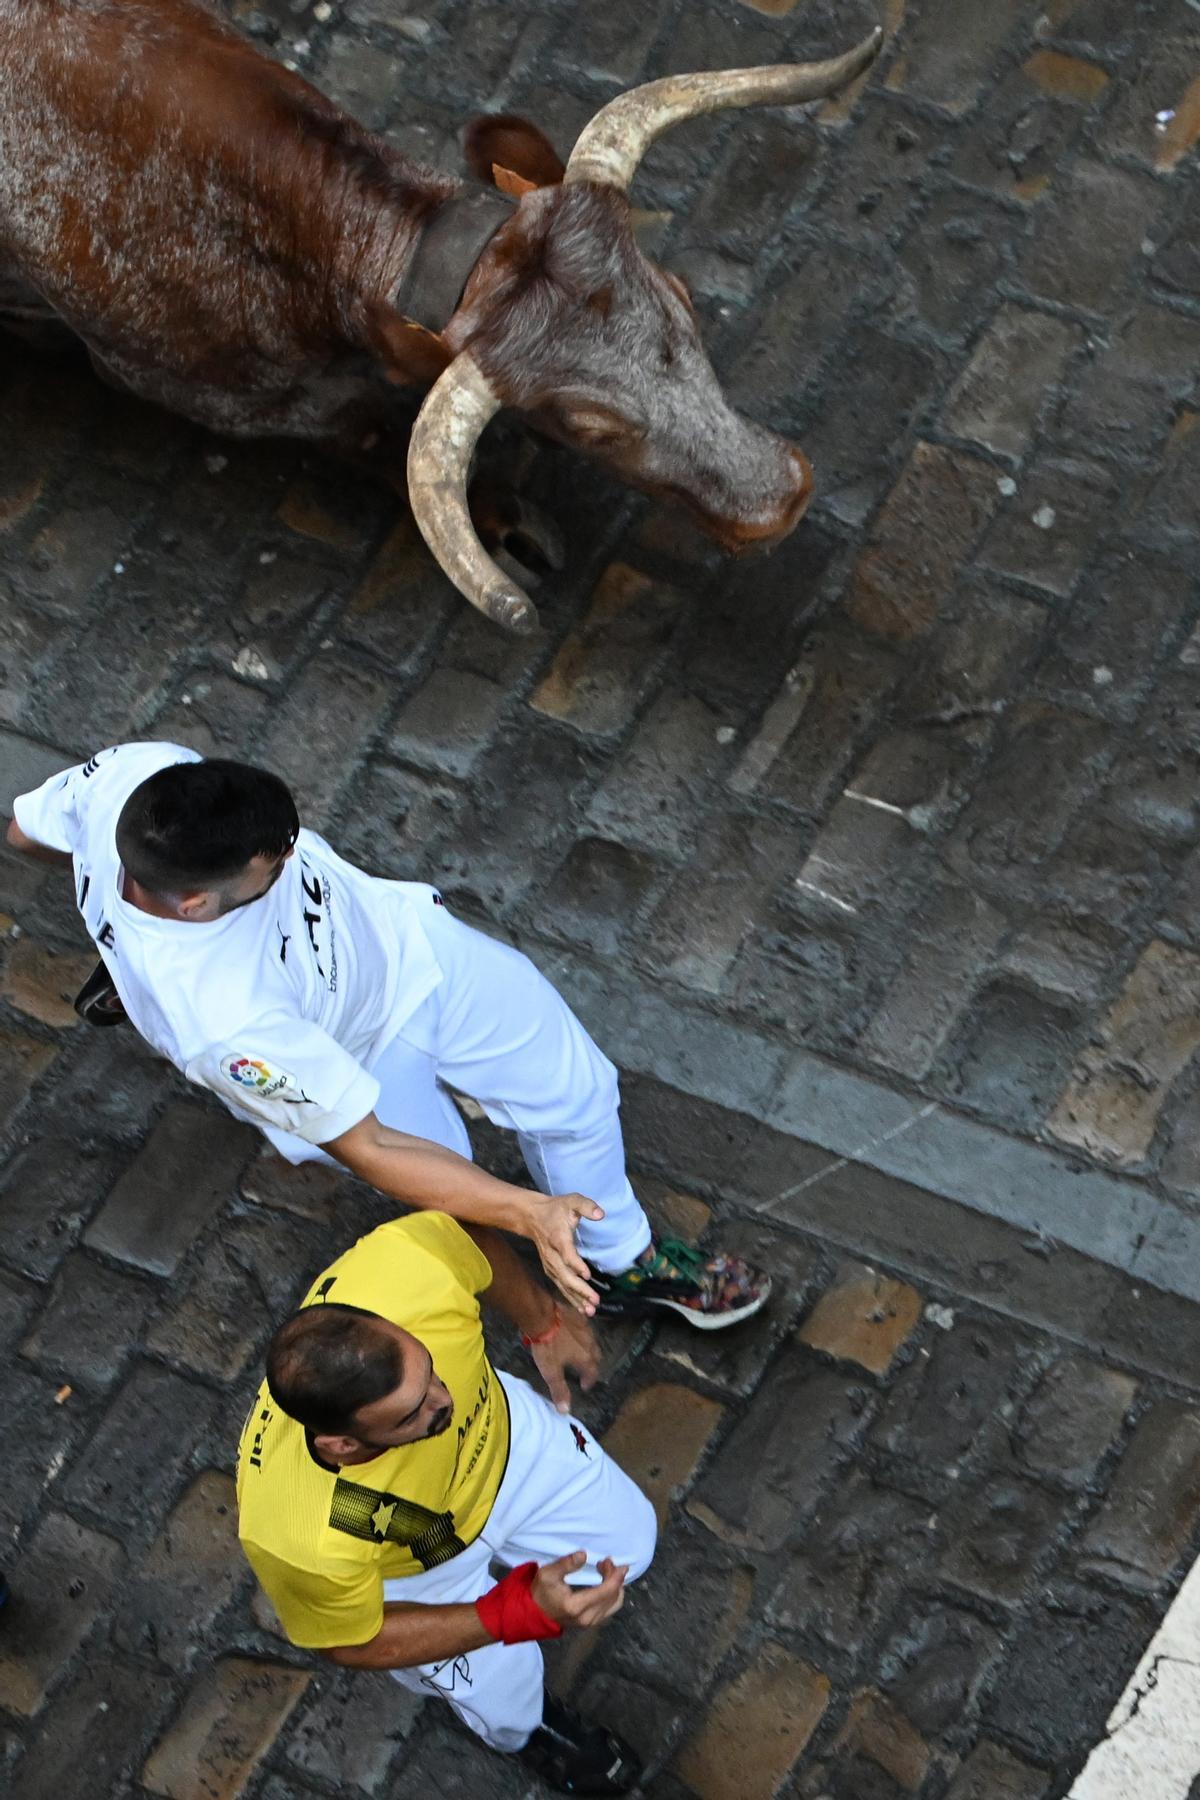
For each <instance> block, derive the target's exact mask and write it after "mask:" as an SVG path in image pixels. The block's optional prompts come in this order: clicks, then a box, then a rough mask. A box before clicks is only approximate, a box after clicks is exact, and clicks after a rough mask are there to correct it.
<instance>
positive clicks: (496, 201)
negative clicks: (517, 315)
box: [392, 187, 513, 331]
mask: <svg viewBox="0 0 1200 1800" xmlns="http://www.w3.org/2000/svg"><path fill="white" fill-rule="evenodd" d="M512 210H513V202H512V201H511V200H510V199H509V197H508V195H507V194H501V193H499V192H498V191H497V190H496V189H495V188H489V187H471V188H468V189H466V191H465V192H464V193H461V194H456V195H454V197H453V198H452V199H450V200H447V201H446V202H445V204H444V205H443V206H441V207H439V209H438V211H437V212H436V213H435V214H434V216H433V218H432V219H431V220H430V222H429V224H428V225H427V226H426V227H425V229H424V231H423V232H422V234H421V240H420V242H419V243H418V245H417V248H416V250H415V252H414V254H413V258H412V261H411V262H410V263H409V265H408V268H407V269H406V270H405V272H404V279H403V281H402V282H401V283H400V287H399V289H398V290H397V292H396V295H395V298H394V300H393V302H392V304H393V305H394V306H395V308H396V310H397V311H398V312H401V313H403V314H404V316H405V318H407V319H415V321H416V322H417V324H418V325H424V326H426V327H427V328H428V330H430V331H440V330H441V329H442V327H443V326H444V325H445V324H446V322H447V320H448V319H449V318H450V317H451V315H452V314H453V312H454V309H455V307H456V306H457V305H458V302H459V300H460V299H461V297H462V291H463V288H464V287H465V286H466V285H467V276H468V275H469V274H470V273H471V270H472V269H473V268H474V267H475V264H476V263H477V262H478V260H479V255H480V252H481V251H482V249H483V247H484V245H485V244H486V243H487V241H488V239H489V238H490V237H491V236H492V234H493V232H495V231H497V230H499V228H500V226H501V225H503V223H504V221H505V220H506V219H509V218H511V217H512Z"/></svg>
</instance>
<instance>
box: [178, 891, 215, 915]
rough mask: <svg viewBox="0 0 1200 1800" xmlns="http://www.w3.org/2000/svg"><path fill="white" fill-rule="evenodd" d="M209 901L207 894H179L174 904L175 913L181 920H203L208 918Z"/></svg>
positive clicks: (210, 897) (209, 897) (209, 895)
mask: <svg viewBox="0 0 1200 1800" xmlns="http://www.w3.org/2000/svg"><path fill="white" fill-rule="evenodd" d="M211 899H212V895H211V894H209V893H208V892H202V893H199V894H181V895H180V896H179V898H178V899H177V900H176V902H175V911H176V913H177V914H178V916H179V917H180V918H181V919H203V918H206V917H207V916H208V907H209V902H210V901H211Z"/></svg>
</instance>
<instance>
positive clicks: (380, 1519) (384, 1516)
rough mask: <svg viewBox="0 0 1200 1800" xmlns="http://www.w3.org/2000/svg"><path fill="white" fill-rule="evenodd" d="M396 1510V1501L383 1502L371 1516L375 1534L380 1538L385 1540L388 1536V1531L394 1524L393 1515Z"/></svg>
mask: <svg viewBox="0 0 1200 1800" xmlns="http://www.w3.org/2000/svg"><path fill="white" fill-rule="evenodd" d="M395 1510H396V1502H395V1501H394V1500H393V1501H391V1502H390V1503H389V1502H388V1501H386V1500H381V1501H380V1502H379V1505H378V1506H377V1507H376V1508H375V1511H374V1512H373V1513H372V1514H371V1524H372V1525H373V1526H374V1528H375V1534H376V1536H377V1537H378V1538H380V1539H383V1538H385V1537H386V1536H387V1529H388V1526H389V1525H390V1524H391V1522H392V1515H393V1513H394V1512H395Z"/></svg>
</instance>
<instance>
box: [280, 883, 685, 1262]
mask: <svg viewBox="0 0 1200 1800" xmlns="http://www.w3.org/2000/svg"><path fill="white" fill-rule="evenodd" d="M422 924H423V926H424V929H425V930H426V932H427V933H428V935H429V940H430V942H431V944H432V945H433V949H434V954H435V955H436V956H437V959H438V962H439V964H440V965H441V968H442V980H441V982H440V983H439V985H438V986H437V987H436V988H435V989H434V991H433V993H432V994H431V995H430V996H429V998H428V999H427V1000H426V1001H425V1002H424V1003H423V1005H421V1006H420V1007H419V1008H418V1009H417V1011H416V1012H415V1013H414V1014H413V1016H412V1018H411V1019H409V1020H408V1021H407V1022H406V1023H405V1024H404V1025H403V1026H402V1027H401V1028H400V1032H399V1035H398V1036H397V1037H396V1038H395V1039H394V1040H393V1041H392V1043H391V1044H389V1046H388V1047H387V1049H386V1050H384V1051H383V1052H382V1054H381V1055H380V1056H379V1057H378V1058H377V1059H376V1061H375V1062H374V1063H372V1065H371V1073H372V1074H373V1075H374V1076H376V1078H377V1079H378V1081H379V1082H380V1084H381V1087H382V1092H381V1094H380V1097H379V1103H378V1105H377V1107H376V1113H377V1115H378V1117H379V1118H380V1119H381V1120H382V1121H383V1123H384V1124H385V1125H391V1126H392V1127H393V1128H394V1129H395V1130H397V1131H405V1132H408V1133H410V1134H411V1135H412V1136H414V1137H426V1138H431V1139H432V1140H433V1141H434V1142H435V1143H438V1144H445V1145H447V1146H448V1147H449V1148H450V1149H451V1150H458V1151H459V1152H460V1153H461V1154H462V1155H464V1156H469V1155H470V1153H471V1152H470V1146H469V1141H468V1138H467V1134H466V1130H465V1128H464V1126H463V1123H462V1120H461V1118H460V1117H459V1114H458V1110H457V1108H456V1107H455V1105H454V1103H453V1101H452V1100H451V1099H450V1098H449V1096H448V1095H447V1094H446V1092H445V1090H444V1089H443V1088H442V1086H441V1085H440V1083H441V1082H445V1083H446V1084H447V1085H448V1086H450V1087H452V1088H456V1089H458V1091H459V1092H460V1093H463V1094H469V1095H470V1096H471V1097H472V1098H473V1099H475V1100H477V1101H478V1102H479V1104H480V1105H481V1106H482V1107H483V1109H484V1111H485V1112H486V1113H487V1115H488V1117H489V1119H491V1121H492V1123H493V1124H494V1125H500V1126H503V1127H506V1128H507V1129H509V1130H511V1131H515V1132H516V1133H517V1137H518V1141H519V1143H520V1146H521V1153H522V1155H523V1156H524V1158H525V1164H526V1167H527V1168H528V1170H529V1173H530V1175H531V1177H532V1179H533V1182H534V1185H535V1186H536V1187H537V1188H538V1189H539V1190H540V1192H542V1193H543V1194H586V1196H587V1197H588V1199H589V1200H594V1201H595V1202H596V1203H597V1205H599V1206H602V1207H603V1208H604V1217H603V1219H600V1220H596V1221H585V1222H584V1223H583V1224H581V1225H580V1227H579V1233H578V1239H579V1247H580V1249H581V1251H582V1252H583V1254H584V1255H585V1256H586V1257H587V1258H588V1260H589V1262H593V1263H595V1265H596V1267H597V1268H600V1269H613V1270H617V1269H627V1268H628V1267H629V1265H630V1263H632V1262H633V1261H634V1259H635V1258H636V1257H638V1256H640V1255H641V1253H642V1251H643V1250H644V1249H645V1248H646V1246H647V1245H648V1244H649V1242H650V1224H649V1221H648V1219H647V1218H646V1215H645V1213H644V1212H643V1210H642V1208H641V1205H640V1204H639V1202H638V1200H637V1197H636V1195H635V1194H634V1191H633V1189H632V1187H631V1186H630V1184H629V1177H628V1176H627V1175H626V1173H625V1145H624V1142H623V1140H622V1137H621V1117H620V1111H619V1107H620V1096H619V1093H618V1088H617V1071H616V1070H615V1069H614V1068H613V1065H612V1064H611V1063H610V1062H609V1060H608V1058H607V1057H606V1056H604V1055H603V1054H602V1053H601V1051H600V1050H598V1049H597V1047H596V1045H595V1044H594V1043H593V1042H592V1040H591V1038H590V1037H589V1036H588V1034H587V1032H586V1031H585V1030H584V1029H583V1026H582V1025H581V1024H580V1023H579V1020H578V1019H577V1018H576V1017H575V1015H574V1013H572V1011H571V1010H570V1008H569V1007H568V1006H567V1004H566V1002H565V1001H564V1000H563V998H562V996H561V995H560V994H559V993H558V991H557V989H556V988H554V987H552V986H551V984H550V983H549V982H548V981H547V980H546V978H545V976H544V975H542V974H541V973H540V971H539V970H538V969H536V968H535V967H534V965H533V963H531V962H530V960H529V958H528V957H527V956H522V955H521V954H520V952H519V951H516V950H513V949H510V948H509V946H508V945H507V944H501V943H497V942H496V940H495V939H494V938H489V937H486V936H485V935H484V933H483V932H481V931H474V930H472V928H471V927H470V926H469V925H464V924H463V923H462V922H461V920H459V919H456V918H455V917H454V916H453V914H451V913H449V912H447V910H446V908H445V907H443V906H431V907H430V908H429V915H428V916H423V918H422ZM265 1135H266V1136H267V1138H269V1139H270V1141H271V1143H272V1144H273V1145H274V1146H275V1148H276V1149H277V1150H278V1151H279V1153H280V1154H281V1155H282V1156H285V1157H286V1158H287V1160H288V1161H289V1162H293V1163H295V1162H307V1161H312V1160H314V1159H319V1160H321V1161H324V1162H331V1161H332V1158H330V1157H327V1156H326V1155H325V1152H324V1151H323V1150H321V1149H319V1148H318V1147H317V1146H316V1145H315V1144H306V1143H305V1142H304V1141H303V1140H302V1139H300V1138H298V1137H294V1136H292V1135H291V1134H289V1133H287V1132H282V1131H276V1130H274V1129H273V1128H270V1127H268V1128H266V1131H265Z"/></svg>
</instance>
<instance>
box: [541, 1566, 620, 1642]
mask: <svg viewBox="0 0 1200 1800" xmlns="http://www.w3.org/2000/svg"><path fill="white" fill-rule="evenodd" d="M586 1561H587V1551H586V1550H572V1552H571V1554H570V1555H569V1556H560V1557H559V1559H558V1561H557V1562H552V1563H546V1564H545V1565H544V1567H542V1568H540V1569H539V1570H538V1572H537V1574H536V1575H535V1576H534V1578H533V1589H532V1593H533V1598H534V1599H535V1600H536V1601H537V1603H538V1605H539V1606H540V1607H541V1609H542V1611H543V1612H544V1613H545V1615H546V1617H547V1618H548V1619H554V1620H555V1621H556V1623H557V1624H559V1625H561V1626H562V1628H563V1630H564V1631H570V1630H571V1629H572V1628H574V1629H576V1630H579V1631H586V1630H588V1629H589V1628H590V1627H591V1626H593V1625H603V1623H604V1621H605V1619H610V1618H611V1617H612V1615H613V1613H615V1612H619V1611H620V1609H621V1607H622V1606H623V1605H624V1603H625V1577H626V1576H627V1575H628V1573H629V1564H628V1563H614V1561H613V1559H612V1557H611V1556H606V1557H605V1558H604V1560H603V1562H599V1563H597V1564H596V1567H597V1568H598V1569H599V1571H600V1573H601V1575H603V1577H604V1579H603V1581H602V1582H601V1583H600V1585H599V1586H598V1587H571V1586H570V1584H569V1583H568V1581H567V1576H568V1575H573V1574H574V1573H575V1571H576V1570H577V1569H582V1567H583V1565H584V1563H585V1562H586Z"/></svg>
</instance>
